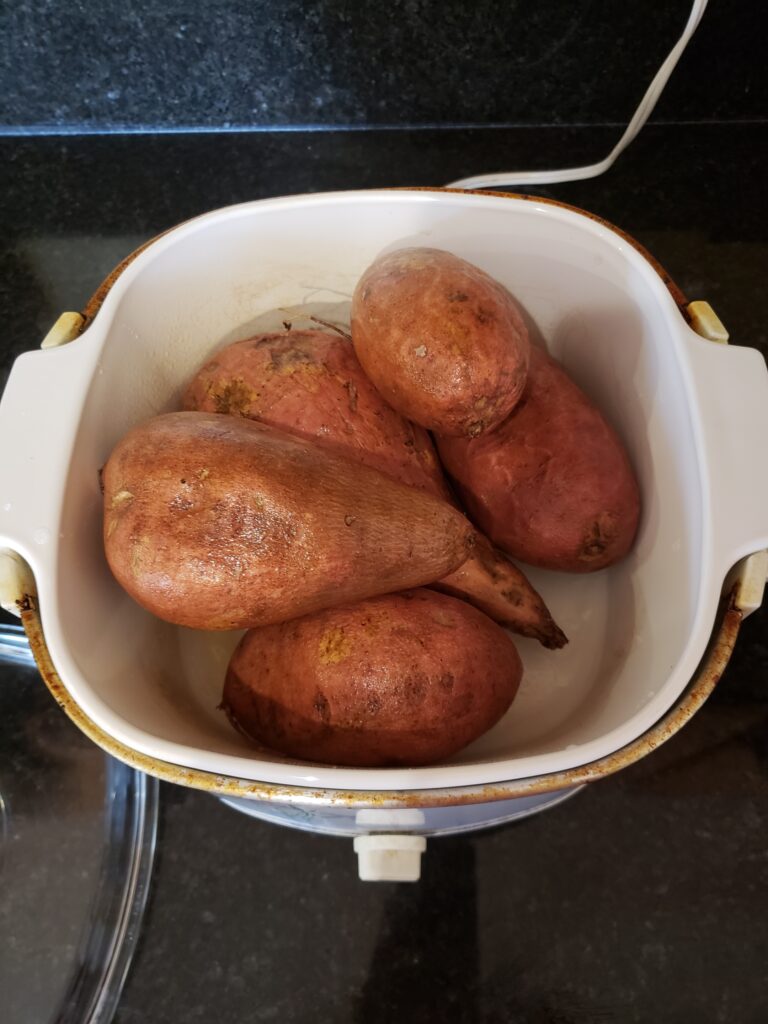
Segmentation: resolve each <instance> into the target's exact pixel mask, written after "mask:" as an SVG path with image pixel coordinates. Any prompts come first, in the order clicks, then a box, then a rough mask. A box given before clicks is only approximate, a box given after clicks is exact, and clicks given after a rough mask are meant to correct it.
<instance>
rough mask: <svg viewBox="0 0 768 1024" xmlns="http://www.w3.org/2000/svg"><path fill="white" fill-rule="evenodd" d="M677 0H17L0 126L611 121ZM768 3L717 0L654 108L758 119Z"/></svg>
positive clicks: (672, 35) (683, 13)
mask: <svg viewBox="0 0 768 1024" xmlns="http://www.w3.org/2000/svg"><path fill="white" fill-rule="evenodd" d="M689 9H690V2H689V0H650V2H645V3H636V4H617V3H615V2H614V0H580V2H579V3H570V2H568V0H541V2H536V3H532V2H530V0H529V2H523V0H507V2H505V3H501V4H500V3H495V2H493V0H477V2H474V3H471V4H467V3H458V2H442V0H390V2H389V3H386V4H382V3H378V2H375V0H342V2H337V0H333V2H332V0H320V2H316V3H311V4H308V3H304V2H302V0H281V2H280V3H279V4H275V3H270V2H269V0H222V2H220V3H216V4H213V5H209V4H202V3H197V4H190V3H186V2H184V3H182V2H180V0H170V2H168V3H163V4H146V3H140V2H137V0H127V2H120V3H118V2H114V0H107V2H104V3H101V4H88V3H82V2H79V3H61V2H55V0H54V2H51V0H27V2H24V3H17V4H10V3H8V4H4V5H3V7H2V12H0V69H2V70H0V95H2V97H3V100H2V104H0V124H2V125H4V126H37V127H38V128H39V127H41V126H42V127H54V128H62V127H63V128H74V129H75V130H77V129H78V128H89V129H101V128H110V127H114V126H144V127H146V126H149V127H153V126H155V127H156V126H171V127H172V126H179V125H182V126H183V125H187V126H190V125H198V126H208V127H210V126H213V127H219V128H221V127H226V126H230V125H256V126H270V125H297V124H321V125H329V124H343V125H356V126H363V125H380V124H387V123H394V124H403V123H409V124H412V123H415V124H425V123H432V122H436V123H439V124H457V123H471V124H488V123H503V124H547V123H565V124H574V123H584V122H586V123H595V122H617V121H618V122H621V121H626V120H628V119H629V117H630V116H631V114H632V112H633V111H634V109H635V106H636V105H637V103H638V101H639V99H640V97H641V96H642V94H643V91H644V90H645V87H646V85H647V83H648V82H649V80H650V78H651V76H652V75H653V73H654V72H655V70H656V68H657V67H658V65H659V64H660V63H661V60H662V59H663V57H664V56H665V54H666V53H667V51H668V50H669V49H670V47H671V45H672V43H673V41H674V40H675V39H676V38H677V36H678V35H679V34H680V32H681V31H682V28H683V26H684V24H685V21H686V18H687V17H688V12H689ZM764 31H765V14H764V12H761V10H760V5H756V4H751V3H749V2H748V0H713V2H712V3H711V4H710V7H709V10H708V11H707V14H706V16H705V18H704V21H703V23H702V25H701V27H700V29H699V32H698V34H697V37H696V38H695V39H694V40H693V42H692V43H691V45H690V48H689V51H688V52H687V53H686V54H685V56H684V59H683V63H682V64H681V66H680V68H679V69H678V72H677V73H676V75H675V77H674V79H673V81H672V82H671V83H670V85H669V88H668V92H667V94H666V95H665V97H664V99H663V101H662V103H661V105H660V107H659V110H658V112H657V116H658V117H659V118H661V119H667V120H670V119H671V120H711V119H720V120H722V119H730V118H755V117H764V116H765V115H766V113H768V111H767V110H766V102H767V100H766V86H767V84H768V73H767V71H766V62H765V60H764V53H763V49H762V38H763V33H764Z"/></svg>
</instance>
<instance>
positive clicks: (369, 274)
mask: <svg viewBox="0 0 768 1024" xmlns="http://www.w3.org/2000/svg"><path fill="white" fill-rule="evenodd" d="M352 341H353V343H354V346H355V352H356V353H357V357H358V359H359V360H360V362H361V364H362V366H363V369H364V370H365V372H366V374H367V375H368V377H369V378H370V379H371V380H372V381H373V383H374V384H375V386H376V388H377V389H378V390H379V391H380V392H381V394H382V395H383V396H384V398H385V399H386V400H387V401H388V402H389V404H390V405H392V406H393V407H394V408H395V409H397V410H398V412H400V413H402V414H403V416H406V417H407V418H408V419H410V420H413V422H414V423H419V424H420V425H421V426H423V427H426V428H427V429H429V430H434V431H437V432H439V433H441V434H446V435H451V436H453V435H456V436H459V437H475V436H477V435H480V434H482V433H483V432H485V431H487V430H492V429H493V428H494V427H495V426H496V425H497V424H499V423H501V422H502V420H504V419H505V417H506V416H507V415H508V414H509V413H510V412H511V410H512V409H513V408H514V406H515V403H516V402H517V400H518V399H519V397H520V395H521V394H522V391H523V388H524V387H525V380H526V374H527V370H528V354H529V349H530V343H529V339H528V330H527V328H526V326H525V323H524V321H523V318H522V316H521V314H520V310H519V309H518V307H517V304H516V303H515V301H514V299H513V298H512V296H511V295H510V294H509V292H508V291H507V290H506V289H505V288H503V287H502V285H500V284H499V283H498V282H497V281H494V280H493V278H491V277H489V275H488V274H486V273H484V272H483V271H482V270H480V269H479V268H478V267H475V266H473V265H472V264H471V263H467V262H466V261H465V260H462V259H459V257H457V256H454V255H453V254H452V253H449V252H444V251H443V250H441V249H429V248H412V249H398V250H396V251H395V252H391V253H388V254H385V255H384V256H381V257H379V258H378V259H377V260H376V261H375V262H374V263H373V264H371V266H370V267H368V269H367V270H366V271H365V273H364V274H363V276H362V277H361V279H360V281H359V282H358V285H357V287H356V289H355V292H354V296H353V299H352Z"/></svg>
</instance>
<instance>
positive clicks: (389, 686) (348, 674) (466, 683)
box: [222, 590, 522, 767]
mask: <svg viewBox="0 0 768 1024" xmlns="http://www.w3.org/2000/svg"><path fill="white" fill-rule="evenodd" d="M521 674H522V667H521V664H520V658H519V657H518V654H517V651H516V650H515V646H514V644H513V643H512V641H511V640H510V639H509V637H508V636H507V634H506V633H505V632H504V631H503V630H502V629H500V628H499V627H498V626H497V625H495V624H494V623H493V622H491V620H490V619H489V618H487V617H486V616H485V615H483V614H482V612H479V611H477V610H476V609H475V608H472V607H471V606H469V605H467V604H465V603H464V602H463V601H457V600H455V599H454V598H451V597H447V596H446V595H444V594H436V593H435V592H434V591H430V590H413V591H408V592H406V593H403V594H390V595H388V596H386V597H378V598H372V599H370V600H367V601H361V602H359V603H357V604H350V605H346V606H344V607H339V608H333V609H330V610H327V611H323V612H318V613H316V614H315V615H308V616H305V617H304V618H301V619H296V620H294V621H293V622H285V623H282V624H281V625H277V626H266V627H264V628H262V629H253V630H250V631H249V632H248V633H246V635H245V637H244V638H243V639H242V640H241V641H240V644H239V646H238V647H237V649H236V650H235V653H234V655H233V656H232V660H231V661H230V664H229V669H228V672H227V677H226V682H225V685H224V697H223V701H222V706H223V707H224V709H225V710H226V712H227V714H228V715H229V717H230V719H231V720H232V721H233V722H234V724H235V725H236V726H237V727H238V728H239V729H240V730H241V731H242V732H244V733H245V734H246V735H247V736H250V737H251V738H252V739H254V740H257V741H258V742H260V743H263V744H265V745H266V746H268V747H272V748H273V749H275V750H279V751H281V752H282V753H285V754H288V755H290V756H292V757H300V758H304V759H307V760H310V761H321V762H326V763H330V764H341V765H361V766H368V767H374V766H386V765H419V764H428V763H429V762H432V761H438V760H441V759H442V758H446V757H450V756H451V755H452V754H454V753H456V751H458V750H460V749H461V748H462V747H464V746H466V745H467V744H468V743H470V742H471V741H472V740H474V739H476V738H477V737H478V736H480V735H481V733H483V732H485V731H486V730H487V729H489V728H490V727H491V726H492V725H494V723H495V722H497V721H498V720H499V718H501V716H502V715H503V714H504V712H505V711H506V710H507V708H508V707H509V705H510V704H511V702H512V699H513V698H514V696H515V693H516V691H517V688H518V685H519V682H520V677H521Z"/></svg>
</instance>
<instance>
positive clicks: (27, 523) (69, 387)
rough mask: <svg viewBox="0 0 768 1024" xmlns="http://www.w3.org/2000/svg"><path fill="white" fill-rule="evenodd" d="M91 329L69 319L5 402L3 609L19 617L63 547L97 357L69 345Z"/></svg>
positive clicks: (11, 384) (75, 316)
mask: <svg viewBox="0 0 768 1024" xmlns="http://www.w3.org/2000/svg"><path fill="white" fill-rule="evenodd" d="M84 325H85V319H84V317H83V316H81V314H80V313H63V314H62V315H61V316H60V317H59V318H58V320H57V321H56V323H55V324H54V325H53V327H52V328H51V330H50V331H49V332H48V334H47V335H46V336H45V338H44V339H43V342H42V344H41V346H40V348H41V351H36V352H25V353H23V354H22V355H20V356H19V357H18V359H17V360H16V361H15V363H14V364H13V368H12V370H11V374H10V377H9V378H8V383H7V385H6V388H5V391H4V392H3V395H2V400H0V437H2V439H3V445H2V449H0V604H2V606H3V607H5V608H6V609H7V610H13V611H15V612H16V613H17V614H19V613H20V608H21V605H20V602H21V603H22V604H23V603H24V602H25V601H26V600H28V599H29V598H30V597H34V579H33V577H37V578H38V579H40V578H41V576H40V574H41V572H43V573H45V572H46V571H47V568H48V566H49V563H50V562H51V561H52V559H53V556H54V552H55V549H56V547H57V544H58V530H59V525H58V524H59V516H60V511H61V503H62V501H63V497H64V486H65V483H66V473H67V470H68V466H69V461H70V458H69V457H70V452H71V448H72V445H73V444H74V442H75V437H76V434H77V430H78V426H79V421H80V410H81V408H82V405H83V401H84V398H85V394H86V391H87V389H88V385H89V382H90V379H91V376H92V373H93V368H94V366H95V362H96V359H97V357H98V346H97V345H90V344H88V343H87V341H86V339H85V338H83V341H82V342H81V344H78V345H68V344H67V343H68V342H70V341H73V340H74V339H75V338H77V337H78V336H79V335H80V332H81V331H82V329H83V326H84Z"/></svg>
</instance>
